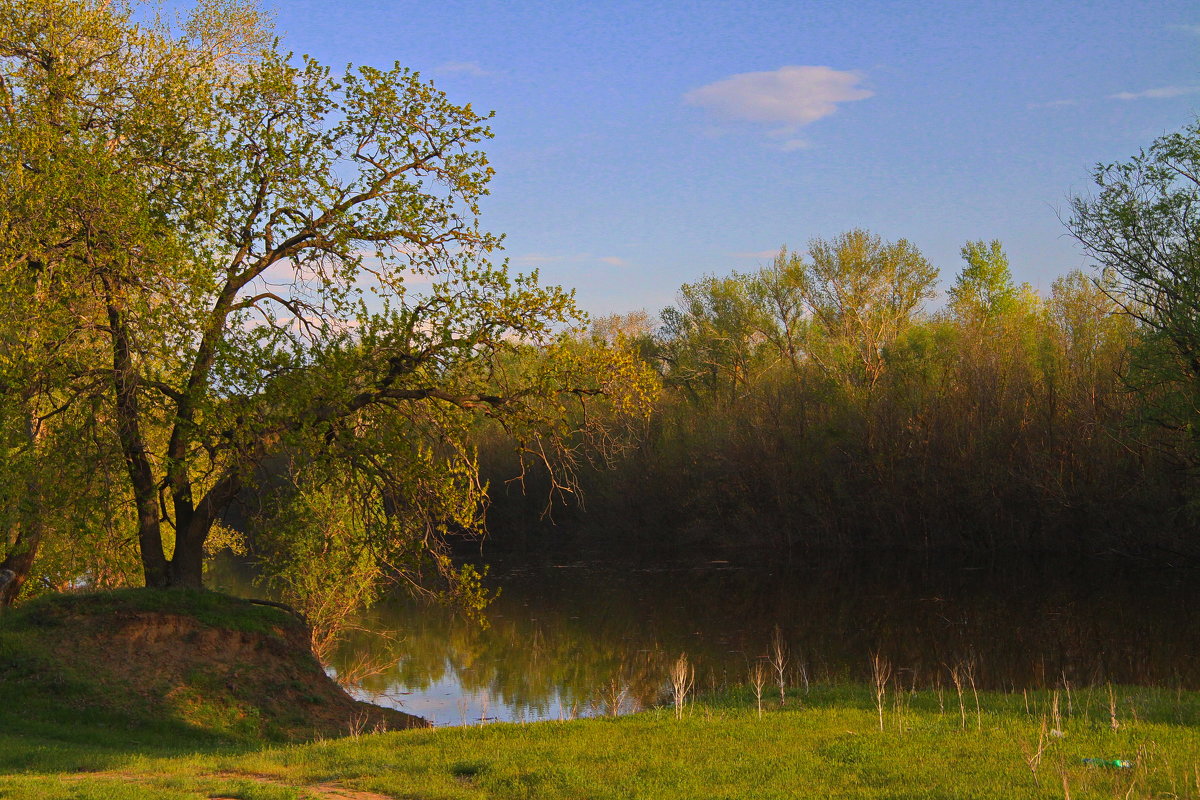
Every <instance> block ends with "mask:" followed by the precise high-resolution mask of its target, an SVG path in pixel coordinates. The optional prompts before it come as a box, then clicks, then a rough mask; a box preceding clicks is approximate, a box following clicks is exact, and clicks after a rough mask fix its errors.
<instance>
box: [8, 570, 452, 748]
mask: <svg viewBox="0 0 1200 800" xmlns="http://www.w3.org/2000/svg"><path fill="white" fill-rule="evenodd" d="M3 627H4V628H5V629H7V632H8V633H10V634H16V635H19V636H20V638H21V639H23V640H25V641H26V642H27V643H28V644H29V646H30V647H31V648H32V649H33V650H36V651H37V652H38V653H39V655H40V658H38V659H37V660H38V661H41V662H42V665H43V669H39V670H24V672H25V673H26V674H25V676H24V682H26V683H28V684H29V689H30V691H32V692H38V691H40V690H41V689H43V688H46V687H45V686H43V685H39V684H43V683H44V682H45V681H49V682H50V683H62V682H64V681H65V682H66V683H68V684H70V685H72V686H73V687H76V689H77V690H78V689H79V688H83V687H86V688H87V689H89V690H90V691H85V692H83V693H82V694H83V695H84V698H81V699H84V700H85V702H84V703H83V705H84V706H85V707H86V706H94V707H97V708H98V709H99V710H103V711H105V712H107V713H114V712H115V713H117V714H118V715H122V716H124V715H128V716H129V717H131V718H145V717H147V716H152V717H156V718H158V719H164V718H165V719H170V720H173V721H176V722H179V723H182V724H184V725H187V726H189V727H193V728H199V729H202V730H203V731H205V732H207V733H212V734H216V735H218V736H221V737H233V738H237V739H243V740H245V739H251V740H254V739H275V740H281V739H282V740H289V739H290V740H294V739H308V738H313V737H318V736H343V735H346V734H348V733H357V732H369V731H377V730H397V729H402V728H413V727H427V726H428V723H427V722H426V721H425V720H423V719H421V718H420V717H415V716H412V715H410V714H404V713H402V712H399V711H395V710H392V709H387V708H381V707H379V706H375V705H371V704H368V703H362V702H359V701H356V700H354V699H353V698H351V697H350V696H349V695H347V694H346V693H345V692H344V691H343V690H342V689H341V687H339V686H338V685H337V684H336V683H335V682H334V681H333V680H332V679H331V678H330V677H329V676H328V675H326V674H325V671H324V670H323V669H322V668H321V666H320V664H319V663H318V662H317V660H316V659H315V658H314V657H313V655H312V651H311V650H310V648H309V640H308V631H307V629H306V628H305V626H304V624H303V623H302V622H301V621H300V620H299V619H297V618H295V617H293V616H291V615H290V614H288V613H287V612H285V611H282V610H280V609H276V608H270V607H264V606H260V605H254V604H251V603H248V602H246V601H243V600H238V599H235V598H232V597H227V596H224V595H219V594H215V593H212V592H185V591H166V592H162V591H151V590H130V591H121V592H110V593H104V594H94V595H66V596H61V597H56V598H47V599H44V600H41V601H36V602H34V603H31V604H30V605H29V606H28V607H27V608H24V609H21V610H20V611H19V612H17V613H15V614H14V615H12V616H11V617H9V618H8V619H6V620H5V621H4V626H3ZM27 665H28V666H32V665H31V664H27ZM46 670H48V671H49V672H50V673H51V674H49V675H48V674H47V671H46ZM39 673H40V674H39ZM77 693H78V692H77Z"/></svg>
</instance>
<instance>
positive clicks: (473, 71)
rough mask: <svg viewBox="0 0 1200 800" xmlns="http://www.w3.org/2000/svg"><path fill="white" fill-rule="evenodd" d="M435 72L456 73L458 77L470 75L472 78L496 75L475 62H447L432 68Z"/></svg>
mask: <svg viewBox="0 0 1200 800" xmlns="http://www.w3.org/2000/svg"><path fill="white" fill-rule="evenodd" d="M434 71H435V72H456V73H458V74H460V75H470V76H471V77H472V78H490V77H491V76H493V75H495V74H496V73H494V72H491V71H489V70H486V69H484V68H483V67H481V66H479V64H478V62H475V61H447V62H446V63H445V64H440V65H438V66H437V67H434Z"/></svg>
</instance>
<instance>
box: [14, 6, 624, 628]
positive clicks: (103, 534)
mask: <svg viewBox="0 0 1200 800" xmlns="http://www.w3.org/2000/svg"><path fill="white" fill-rule="evenodd" d="M145 10H146V9H144V8H142V7H141V6H138V5H137V4H129V5H126V4H118V3H109V2H105V1H104V0H86V1H84V2H79V1H78V0H21V1H20V2H18V3H16V4H10V6H9V7H6V9H5V10H4V11H3V12H2V13H0V77H3V81H2V82H0V89H2V90H3V92H4V93H5V98H4V99H5V101H6V103H5V105H4V112H5V113H4V114H3V115H0V116H2V119H0V170H3V174H4V178H5V180H4V181H3V189H0V191H2V192H3V196H2V197H0V199H2V200H3V201H4V202H3V203H0V205H3V209H2V210H0V270H2V271H0V310H3V311H4V322H3V323H0V325H2V326H4V327H3V329H2V330H0V381H3V382H4V383H5V385H6V386H11V387H13V390H12V391H6V392H5V393H4V397H5V401H4V403H3V408H0V432H2V433H3V435H4V437H5V439H4V443H5V449H4V451H3V453H2V454H0V455H3V458H5V459H6V462H7V463H11V464H12V465H13V467H14V468H13V469H12V470H10V471H8V472H7V473H6V479H5V480H4V485H3V486H0V515H4V514H7V516H8V518H9V519H15V517H14V514H17V511H16V510H15V509H17V508H18V507H19V506H21V505H22V503H24V505H25V506H28V507H30V508H35V507H36V508H38V509H47V510H48V509H50V508H51V506H52V502H53V501H55V498H53V497H51V496H50V495H49V494H48V493H47V491H46V490H45V488H44V487H42V486H39V485H36V482H35V481H34V476H36V475H37V474H40V473H45V472H46V471H47V468H48V467H51V465H53V464H55V463H56V461H55V458H56V457H57V456H54V453H55V452H56V451H55V450H54V447H56V446H58V444H59V442H60V441H61V442H70V443H71V444H72V446H73V447H76V448H78V451H76V452H71V453H70V454H69V455H67V454H63V455H62V456H61V457H60V458H59V460H60V461H62V460H63V459H70V460H72V461H73V462H78V463H88V461H89V460H90V461H92V462H94V463H96V464H97V465H98V466H99V470H98V471H99V472H100V474H101V475H102V476H103V478H104V485H103V487H101V486H98V485H96V483H95V482H93V483H87V482H82V481H80V480H79V479H78V478H77V477H76V476H74V475H71V474H69V473H67V474H68V477H69V478H70V480H68V481H64V484H65V485H66V486H68V487H69V488H70V490H71V503H70V504H69V505H70V508H71V509H72V510H74V509H78V508H80V507H88V506H89V504H90V505H91V507H93V508H96V509H100V512H98V514H99V516H101V517H102V518H103V519H104V520H106V521H111V523H112V524H111V525H110V526H109V527H108V528H106V529H105V530H103V531H96V529H95V522H94V517H95V516H97V513H89V514H87V515H85V518H84V519H81V521H83V522H85V524H86V527H87V528H88V530H89V536H88V537H87V538H88V539H91V540H94V541H96V542H97V544H96V545H95V546H94V547H93V548H92V549H91V551H90V553H91V555H93V556H96V558H95V559H94V560H97V561H107V560H108V558H109V557H110V556H111V555H112V554H114V553H115V552H116V551H124V550H126V549H127V544H128V542H129V540H130V539H132V540H133V542H135V543H136V550H137V553H138V555H139V556H140V559H141V562H142V570H143V573H144V579H145V581H146V582H147V583H148V584H149V585H153V586H179V585H182V586H198V585H199V584H200V582H201V575H202V569H203V564H204V560H205V558H206V552H207V551H206V548H205V543H206V541H207V540H208V537H209V534H210V531H211V530H212V529H213V526H214V524H216V522H217V520H218V519H220V517H221V515H222V514H223V513H224V511H225V510H226V509H227V508H228V507H229V505H230V503H231V502H233V500H234V498H236V497H238V496H239V494H245V493H247V492H251V491H253V490H255V488H256V481H257V477H258V476H259V475H260V473H261V472H262V469H263V465H264V464H265V463H267V462H268V461H270V460H271V459H273V458H278V457H281V456H286V457H289V458H293V460H294V463H295V464H298V465H302V466H301V468H300V470H299V472H303V473H305V474H302V475H301V474H297V475H295V476H289V479H290V478H292V477H295V479H296V481H297V485H298V487H299V489H298V494H297V497H301V498H304V499H303V500H302V501H300V500H297V501H296V502H303V503H304V504H306V505H303V507H301V508H299V509H297V514H296V517H295V519H296V520H303V521H305V522H306V523H308V524H311V525H313V526H314V528H315V530H324V531H326V532H327V533H329V532H330V531H331V530H332V529H330V528H329V524H330V523H329V520H330V519H332V517H333V515H335V514H338V513H341V512H342V511H349V510H350V509H349V508H348V507H345V506H339V507H337V508H334V507H333V506H331V505H330V503H331V501H332V497H331V496H330V495H329V494H328V491H330V489H328V488H321V489H318V488H316V487H318V483H315V482H314V481H318V480H327V479H328V476H331V475H338V474H339V473H341V472H344V473H345V476H346V477H345V482H346V483H345V484H344V485H341V486H340V488H341V489H345V490H346V494H345V495H343V497H344V498H345V499H346V500H347V501H348V502H356V503H361V504H363V506H362V508H359V509H357V510H356V511H355V512H354V517H355V519H356V521H355V522H353V523H352V524H351V530H347V531H344V532H342V533H341V534H339V537H340V538H339V537H335V538H338V541H343V542H362V541H369V542H370V544H371V546H370V548H369V549H368V550H365V551H364V550H362V549H361V548H359V546H358V545H357V544H354V545H349V544H347V545H346V547H349V550H344V549H343V550H338V552H343V554H344V556H345V557H344V558H343V560H341V561H332V562H330V563H329V565H328V566H329V568H330V570H331V572H332V571H333V570H334V569H336V568H344V569H346V570H349V571H350V572H351V573H352V575H353V576H354V578H353V580H351V581H350V583H351V584H353V585H355V586H361V585H364V584H365V583H370V582H371V581H373V580H374V578H373V577H370V576H375V577H380V576H383V575H393V574H396V572H397V571H399V573H401V574H403V575H404V576H405V577H407V578H408V579H410V580H411V579H416V578H418V576H419V573H420V570H419V569H418V568H417V566H416V565H417V564H418V563H419V562H420V561H421V560H422V559H425V560H428V559H429V558H432V559H433V561H434V562H435V563H437V565H438V566H437V568H436V570H435V571H436V573H437V574H439V575H441V576H442V577H443V578H451V577H452V576H453V574H454V572H453V570H452V569H450V568H449V566H448V565H447V564H445V563H442V562H441V555H440V553H441V551H442V549H443V548H442V544H441V541H442V538H443V537H444V536H446V535H447V534H449V533H451V532H460V531H466V530H471V531H473V530H477V529H478V527H479V517H480V511H481V501H482V492H481V489H480V487H479V485H478V480H477V478H476V477H475V476H474V473H473V470H474V469H475V464H474V457H473V454H472V447H471V444H470V442H469V440H468V433H469V431H470V430H471V428H472V427H473V425H474V424H475V420H478V419H479V418H487V419H491V420H495V421H496V422H497V423H499V424H501V425H503V426H505V427H506V428H507V429H508V430H509V431H510V432H511V433H512V434H513V436H514V438H515V439H516V440H517V441H519V442H530V441H538V442H541V443H542V444H539V447H538V449H539V450H541V451H545V450H546V449H547V448H546V446H545V444H544V443H545V442H551V443H553V442H555V441H559V440H563V439H569V438H571V437H572V436H574V435H575V433H576V427H575V426H573V425H572V424H570V423H568V421H567V420H568V418H574V419H576V420H578V416H575V415H570V414H567V413H566V411H565V408H564V405H565V403H564V400H565V399H571V400H572V401H573V402H575V401H577V402H579V403H581V404H590V403H591V398H593V397H596V396H598V395H599V394H601V393H605V392H611V396H610V398H609V400H607V401H605V402H606V403H607V405H608V407H609V408H610V409H611V410H612V411H613V413H614V414H617V415H620V414H627V415H628V414H632V415H634V416H636V415H637V414H638V413H640V412H639V408H640V406H644V405H645V403H644V401H643V400H642V399H640V397H639V393H638V392H637V391H635V392H632V393H629V392H625V389H624V387H626V386H630V385H632V384H633V383H636V382H637V381H638V380H640V378H639V376H638V375H637V374H636V373H637V368H636V365H635V364H634V363H633V362H632V361H631V360H630V358H629V357H628V356H627V355H626V354H625V353H624V352H623V351H622V350H621V348H608V347H600V346H597V347H594V348H592V350H591V351H589V352H588V353H587V354H585V357H576V355H575V350H576V349H577V345H576V343H575V340H574V337H573V336H572V335H571V333H570V330H571V329H572V328H573V327H574V326H576V325H578V324H579V323H580V321H581V317H582V315H581V314H580V312H579V311H578V310H577V309H576V307H575V304H574V300H573V297H572V296H571V294H570V293H568V292H565V291H562V290H561V289H558V288H556V287H544V286H541V285H540V284H539V282H538V278H537V275H536V274H533V275H512V274H510V273H509V271H508V269H507V266H506V265H505V264H499V265H496V264H493V263H491V262H490V261H489V257H490V254H491V253H492V252H493V251H494V250H495V249H496V248H497V247H498V245H499V242H500V238H499V237H498V236H495V235H493V234H491V233H488V232H487V231H485V230H483V229H482V228H481V227H480V224H479V221H478V218H477V215H478V207H479V201H480V199H481V198H482V197H483V196H484V195H486V193H487V185H488V181H489V180H490V178H491V176H492V170H491V168H490V167H489V166H488V162H487V158H486V156H485V154H484V153H483V152H482V150H481V149H479V145H480V143H481V142H483V141H484V140H486V139H487V138H488V137H490V135H491V133H490V131H489V129H488V125H487V120H488V117H487V116H484V115H480V114H478V113H476V112H475V111H474V110H472V108H471V107H470V106H469V105H457V104H455V103H452V102H451V101H450V100H449V99H448V98H447V97H446V96H445V95H444V94H443V93H441V92H439V91H438V90H436V89H435V88H434V87H433V86H432V85H430V84H428V83H426V82H424V81H422V80H421V79H420V77H419V76H418V75H417V74H416V73H414V72H412V71H411V70H408V69H405V68H403V67H401V66H399V65H396V66H393V67H391V68H388V69H377V68H374V67H358V68H347V69H346V70H344V71H342V72H341V73H336V72H334V71H332V70H330V69H329V68H327V67H324V66H322V65H320V64H318V63H316V62H315V61H313V60H312V59H309V58H292V57H291V55H290V54H288V53H286V52H284V51H282V50H281V49H280V48H279V45H278V43H277V42H276V41H275V40H274V39H273V38H272V34H271V31H270V26H269V21H268V20H267V19H266V18H265V17H264V15H262V14H261V13H260V12H259V11H258V10H257V7H256V6H254V5H253V4H252V3H242V2H235V0H228V2H226V1H225V0H210V1H209V2H202V3H200V4H199V5H198V6H197V7H196V8H194V9H193V10H192V12H191V14H190V15H189V16H187V17H186V18H184V19H183V20H181V21H179V22H178V24H176V23H175V22H174V21H172V20H171V19H168V18H166V17H156V18H155V21H153V22H150V23H142V24H137V23H135V21H134V20H135V13H136V14H141V13H142V12H144V11H145ZM34 308H37V309H38V310H39V313H38V314H37V315H36V316H33V315H31V314H30V313H29V311H30V310H31V309H34ZM30 318H34V319H36V320H37V325H36V326H34V331H33V335H30V336H26V335H25V334H24V332H23V331H22V329H21V327H20V326H19V325H18V324H17V323H16V320H25V319H30ZM564 331H567V332H565V333H564ZM530 354H535V355H533V356H531V355H530ZM84 425H88V426H90V430H89V433H90V434H91V435H90V436H88V437H86V438H84V437H80V436H79V427H78V426H84ZM26 431H29V432H26ZM550 449H553V445H552V446H551V448H550ZM317 473H320V474H319V475H318V474H317ZM8 475H11V476H12V478H11V480H9V479H8V478H7V476H8ZM22 476H25V477H24V478H23V477H22ZM322 491H325V492H326V494H325V495H324V496H322V494H321V492H322ZM439 493H444V494H441V495H439ZM339 502H340V501H339ZM389 504H391V505H390V506H389ZM62 505H63V506H64V508H65V507H66V505H68V504H66V503H64V504H62ZM385 507H386V510H385ZM18 516H19V515H18ZM44 516H45V515H43V514H41V513H38V514H34V513H26V514H25V517H24V519H26V520H32V519H41V518H43V517H44ZM276 516H286V515H283V514H282V511H280V513H279V514H277V515H276ZM6 527H7V529H9V530H12V531H18V532H20V531H26V530H27V531H29V534H28V535H26V536H25V538H26V539H31V538H33V539H39V540H40V539H42V538H49V539H53V541H54V542H55V543H56V544H55V545H54V547H56V548H58V549H57V550H54V552H56V553H59V552H62V548H61V547H60V543H62V542H65V541H68V540H67V538H64V537H65V536H66V535H67V533H68V531H67V530H64V529H63V528H61V527H60V526H57V525H54V526H51V527H50V528H47V527H46V526H45V525H43V526H42V527H37V526H32V527H31V523H30V522H28V521H26V522H20V521H13V522H9V523H8V524H7V526H6ZM285 529H286V530H287V531H289V532H290V534H291V535H295V536H296V537H297V539H296V541H295V542H294V546H291V545H287V544H286V543H282V542H280V541H278V539H276V540H274V541H272V542H271V544H270V547H267V548H264V551H263V552H270V553H273V554H275V555H276V556H278V558H280V559H281V565H282V566H281V572H280V574H281V575H284V574H287V575H290V576H291V577H289V578H286V579H285V578H282V577H281V578H280V580H283V581H285V583H286V585H288V586H291V587H292V588H293V589H294V590H295V591H296V592H299V593H300V594H297V595H296V596H297V597H299V596H300V595H301V594H303V595H304V596H316V595H321V594H327V593H328V592H330V591H332V585H331V584H330V583H328V582H326V583H321V582H320V581H318V584H319V585H318V584H313V585H307V586H305V587H304V588H303V589H301V584H300V583H297V581H299V580H300V579H299V577H298V575H297V574H296V572H295V569H294V564H295V563H297V562H298V560H300V559H303V558H304V557H305V556H306V554H308V555H311V554H312V553H313V552H314V551H313V548H314V547H316V546H317V542H316V539H315V538H314V536H315V534H314V533H312V532H311V531H310V532H309V533H307V534H305V533H302V532H300V530H299V529H298V528H297V527H296V526H295V525H292V524H289V525H287V526H281V527H279V528H278V530H280V531H282V530H285ZM43 533H49V534H52V535H51V536H49V537H43V536H42V534H43ZM93 534H94V535H93ZM389 537H391V539H390V540H389ZM10 538H14V549H15V537H10ZM385 540H387V541H386V543H385ZM118 543H120V544H121V546H120V547H118V546H117V544H118ZM47 548H48V549H47V551H46V552H47V554H49V553H50V552H51V549H52V548H51V545H49V544H48V545H47ZM209 549H210V550H211V548H209ZM335 549H337V548H335ZM25 552H32V551H31V550H30V549H29V548H28V547H26V548H25ZM367 553H369V554H370V556H371V557H373V558H375V559H377V560H378V563H376V564H374V565H368V564H367V563H366V561H365V560H364V559H366V558H367V555H366V554H367ZM101 554H103V555H104V556H105V558H103V559H102V558H99V556H100V555H101ZM78 563H80V562H79V561H78V560H75V561H70V562H68V563H67V564H64V565H63V566H62V568H61V571H64V572H68V573H69V572H70V570H71V569H76V568H77V566H76V565H77V564H78ZM116 564H119V567H118V566H116ZM57 571H58V568H57V567H56V572H57ZM86 572H88V573H92V575H93V578H94V580H95V581H96V582H97V584H104V583H106V582H113V583H120V582H123V581H127V580H128V575H127V574H126V571H125V566H124V562H123V561H120V560H118V561H116V562H114V565H107V564H106V566H104V568H103V569H101V568H97V569H96V570H86ZM118 572H119V573H120V575H121V577H120V579H119V580H111V581H110V580H109V579H108V578H103V579H101V578H100V577H98V576H100V575H102V574H103V575H108V574H110V573H113V574H115V573H118ZM75 575H76V576H78V575H79V572H76V573H75ZM369 578H370V579H369ZM467 583H468V584H469V581H467ZM355 591H356V592H357V591H358V590H357V589H356V590H355ZM363 591H365V594H362V595H361V596H362V597H364V598H365V597H368V596H371V595H372V594H373V593H374V592H377V591H378V585H376V584H372V586H371V587H370V588H369V589H364V590H363ZM454 591H455V592H458V594H460V595H462V596H463V597H464V598H466V599H467V600H468V604H470V603H471V602H473V601H471V600H470V599H469V596H470V595H471V592H469V591H466V589H463V590H462V591H458V590H454Z"/></svg>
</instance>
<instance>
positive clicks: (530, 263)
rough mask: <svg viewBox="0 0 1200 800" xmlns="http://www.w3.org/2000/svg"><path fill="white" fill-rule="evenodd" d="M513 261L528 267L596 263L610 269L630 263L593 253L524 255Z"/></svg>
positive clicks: (516, 257)
mask: <svg viewBox="0 0 1200 800" xmlns="http://www.w3.org/2000/svg"><path fill="white" fill-rule="evenodd" d="M513 261H514V262H516V263H517V264H519V265H521V266H526V267H541V266H545V265H546V264H586V263H596V262H599V263H601V264H606V265H608V266H610V267H627V266H629V262H628V261H627V260H625V259H623V258H621V257H619V256H596V255H592V254H591V253H569V254H565V255H554V254H551V253H526V254H524V255H520V256H515V257H514V258H513Z"/></svg>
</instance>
